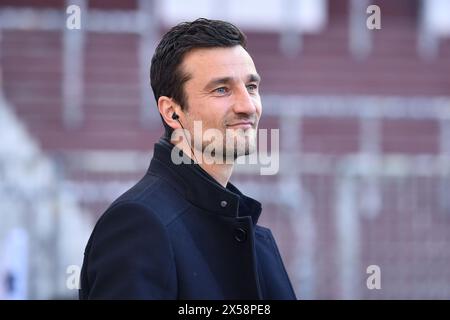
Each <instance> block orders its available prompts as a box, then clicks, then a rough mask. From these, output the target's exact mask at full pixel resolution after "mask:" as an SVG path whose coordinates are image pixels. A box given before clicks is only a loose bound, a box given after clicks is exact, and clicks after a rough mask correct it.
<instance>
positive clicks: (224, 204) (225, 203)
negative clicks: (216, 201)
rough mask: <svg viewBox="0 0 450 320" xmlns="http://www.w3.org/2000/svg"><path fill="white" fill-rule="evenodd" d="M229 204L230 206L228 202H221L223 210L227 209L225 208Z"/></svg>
mask: <svg viewBox="0 0 450 320" xmlns="http://www.w3.org/2000/svg"><path fill="white" fill-rule="evenodd" d="M227 204H228V202H226V201H225V200H223V201H220V206H221V207H222V208H225V207H226V206H227Z"/></svg>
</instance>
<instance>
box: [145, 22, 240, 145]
mask: <svg viewBox="0 0 450 320" xmlns="http://www.w3.org/2000/svg"><path fill="white" fill-rule="evenodd" d="M237 45H240V46H242V47H243V48H244V49H246V37H245V35H244V33H243V32H242V31H241V30H239V28H237V27H236V26H235V25H233V24H231V23H229V22H225V21H221V20H209V19H204V18H200V19H197V20H195V21H192V22H182V23H180V24H178V25H176V26H175V27H173V28H172V29H170V30H169V31H168V32H167V33H166V34H165V35H164V36H163V37H162V39H161V41H160V42H159V44H158V47H157V48H156V50H155V54H154V55H153V58H152V64H151V67H150V83H151V86H152V89H153V94H154V96H155V99H156V103H158V99H159V97H161V96H167V97H170V98H172V99H173V100H174V101H175V102H176V103H178V104H179V105H180V106H181V108H182V109H183V110H184V108H185V107H186V108H187V101H186V100H187V99H186V94H185V92H184V89H183V86H184V83H185V82H186V81H188V80H189V77H190V75H189V74H185V73H183V71H182V70H181V68H180V66H181V63H182V62H183V57H184V55H185V54H186V53H187V52H189V51H190V50H192V49H196V48H214V47H234V46H237ZM161 118H162V117H161ZM163 124H164V127H165V130H166V132H165V134H166V137H170V135H171V133H172V131H173V129H172V128H171V127H169V126H168V125H167V124H166V122H165V121H164V119H163Z"/></svg>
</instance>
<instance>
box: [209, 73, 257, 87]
mask: <svg viewBox="0 0 450 320" xmlns="http://www.w3.org/2000/svg"><path fill="white" fill-rule="evenodd" d="M233 81H235V78H233V77H220V78H214V79H212V80H211V81H209V82H208V83H207V84H206V86H205V90H208V89H212V88H214V87H216V86H218V85H221V84H228V83H230V82H233ZM260 81H261V77H260V76H259V75H258V74H256V73H252V74H249V75H248V76H247V82H260Z"/></svg>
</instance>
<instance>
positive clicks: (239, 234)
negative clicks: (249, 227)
mask: <svg viewBox="0 0 450 320" xmlns="http://www.w3.org/2000/svg"><path fill="white" fill-rule="evenodd" d="M234 239H235V240H236V241H237V242H244V241H245V240H247V231H245V230H244V229H242V228H236V229H234Z"/></svg>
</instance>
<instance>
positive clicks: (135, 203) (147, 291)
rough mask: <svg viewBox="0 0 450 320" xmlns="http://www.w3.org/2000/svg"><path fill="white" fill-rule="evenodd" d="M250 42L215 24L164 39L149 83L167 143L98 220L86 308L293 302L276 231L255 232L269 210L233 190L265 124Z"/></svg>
mask: <svg viewBox="0 0 450 320" xmlns="http://www.w3.org/2000/svg"><path fill="white" fill-rule="evenodd" d="M245 45H246V43H245V36H244V35H243V34H242V32H241V31H240V30H239V29H238V28H236V27H235V26H233V25H232V24H230V23H227V22H223V21H216V20H207V19H198V20H196V21H194V22H191V23H181V24H179V25H177V26H175V27H174V28H172V29H171V30H170V31H169V32H168V33H167V34H165V35H164V37H163V39H162V40H161V42H160V43H159V45H158V47H157V49H156V52H155V54H154V56H153V59H152V66H151V70H150V77H151V85H152V89H153V92H154V95H155V98H156V101H157V104H158V109H159V113H160V115H161V118H162V120H163V124H164V126H165V129H166V134H165V136H164V137H163V138H161V139H160V141H159V142H158V143H156V144H155V148H154V154H153V159H152V161H151V164H150V168H149V169H148V172H147V174H146V175H145V176H144V177H143V178H142V179H141V180H140V181H139V182H138V183H137V184H136V185H135V186H134V187H132V188H131V189H130V190H128V191H127V192H126V193H125V194H123V195H122V196H121V197H119V198H118V199H117V200H116V201H115V202H114V203H113V204H112V205H111V206H110V207H109V208H108V210H107V211H106V212H105V213H104V214H103V216H102V217H101V218H100V220H99V221H98V223H97V225H96V227H95V229H94V231H93V233H92V235H91V238H90V240H89V242H88V244H87V247H86V251H85V257H84V263H83V268H82V273H81V290H80V298H81V299H295V294H294V291H293V290H292V286H291V284H290V281H289V278H288V275H287V273H286V271H285V268H284V266H283V262H282V260H281V257H280V254H279V252H278V249H277V246H276V244H275V241H274V238H273V236H272V234H271V232H270V230H268V229H266V228H263V227H260V226H258V225H256V223H257V220H258V217H259V215H260V213H261V204H260V203H259V202H258V201H256V200H253V199H251V198H249V197H247V196H245V195H243V194H242V193H241V192H240V191H239V190H238V189H237V188H236V187H234V186H233V185H232V184H231V183H229V182H228V180H229V178H230V176H231V173H232V169H233V162H234V160H235V159H236V158H237V157H239V156H242V155H246V154H250V153H251V152H253V151H255V149H256V130H257V126H258V121H259V118H260V116H261V100H260V96H259V92H258V87H259V81H260V77H259V75H258V73H257V72H256V69H255V66H254V64H253V61H252V58H251V57H250V55H249V54H248V52H247V51H246V49H245ZM196 125H197V129H198V128H199V127H198V125H200V126H201V130H200V134H196V133H195V131H198V130H197V129H196ZM174 130H175V131H174ZM208 130H209V131H208ZM207 132H213V134H212V135H211V134H207ZM199 139H200V140H199ZM207 149H208V150H209V151H210V152H206V150H207ZM180 157H181V160H182V161H178V160H180Z"/></svg>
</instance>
